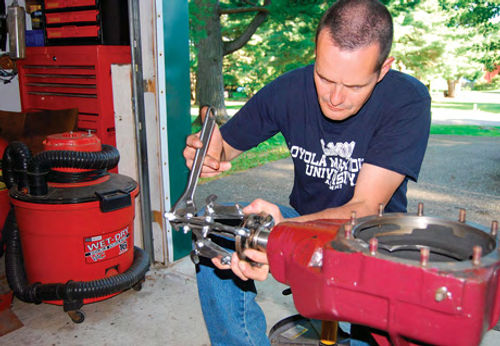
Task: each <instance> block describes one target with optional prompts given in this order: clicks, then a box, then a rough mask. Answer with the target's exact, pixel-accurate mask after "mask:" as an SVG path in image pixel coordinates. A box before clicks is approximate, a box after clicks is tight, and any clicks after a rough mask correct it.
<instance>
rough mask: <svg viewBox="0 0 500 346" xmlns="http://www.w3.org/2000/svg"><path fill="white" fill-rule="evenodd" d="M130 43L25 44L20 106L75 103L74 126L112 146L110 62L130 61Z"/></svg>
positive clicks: (20, 66) (36, 107) (45, 107)
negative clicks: (76, 121)
mask: <svg viewBox="0 0 500 346" xmlns="http://www.w3.org/2000/svg"><path fill="white" fill-rule="evenodd" d="M130 61H131V56H130V47H129V46H104V45H92V46H72V47H71V49H68V47H55V46H54V47H27V49H26V59H22V60H19V61H18V63H17V64H18V65H17V66H18V69H19V90H20V94H21V106H22V109H23V111H32V110H40V109H42V110H49V109H50V110H57V109H67V108H78V128H79V130H83V131H88V130H90V131H92V132H94V133H95V134H96V135H97V136H98V137H99V138H100V139H101V141H102V143H104V144H109V145H113V146H116V139H115V122H114V108H113V90H112V83H111V82H112V81H111V65H112V64H129V63H130Z"/></svg>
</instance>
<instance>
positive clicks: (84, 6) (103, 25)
mask: <svg viewBox="0 0 500 346" xmlns="http://www.w3.org/2000/svg"><path fill="white" fill-rule="evenodd" d="M43 17H44V33H45V44H46V45H47V46H52V45H89V44H103V45H128V44H129V42H130V38H129V26H128V2H127V1H124V0H45V1H44V6H43Z"/></svg>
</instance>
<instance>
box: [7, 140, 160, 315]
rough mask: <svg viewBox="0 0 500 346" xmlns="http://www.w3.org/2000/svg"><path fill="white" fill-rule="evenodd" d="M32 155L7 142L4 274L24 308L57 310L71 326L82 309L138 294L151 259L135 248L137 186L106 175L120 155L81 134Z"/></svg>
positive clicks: (48, 143)
mask: <svg viewBox="0 0 500 346" xmlns="http://www.w3.org/2000/svg"><path fill="white" fill-rule="evenodd" d="M43 145H44V151H42V152H40V153H38V154H36V155H32V154H31V152H30V150H29V149H28V147H27V146H26V145H25V144H24V143H22V142H11V143H9V145H8V146H7V148H6V149H5V151H4V154H3V159H2V168H3V179H4V182H5V185H6V186H7V188H8V189H9V197H10V201H11V204H12V205H13V207H12V209H11V210H10V212H9V214H8V216H7V219H6V221H5V225H4V229H3V237H4V238H5V239H4V240H5V243H6V258H5V261H6V275H7V280H8V283H9V286H10V287H11V289H12V291H13V292H14V295H15V296H16V297H17V298H19V299H20V300H22V301H24V302H29V303H35V304H40V303H42V302H43V303H49V304H56V305H62V306H63V308H64V311H65V312H67V313H68V315H69V316H70V318H71V319H72V320H73V322H75V323H80V322H83V320H84V319H85V315H84V313H83V311H81V310H80V308H81V307H82V306H83V305H84V304H88V303H93V302H97V301H101V300H104V299H107V298H110V297H112V296H114V295H116V294H119V293H120V292H122V291H124V290H127V289H129V288H134V289H135V290H140V289H141V288H142V283H143V281H144V278H145V274H146V272H147V271H148V269H149V265H150V261H149V256H148V254H147V253H145V252H144V251H143V250H142V249H140V248H138V247H134V240H133V234H134V230H133V220H134V206H135V202H134V200H135V197H136V196H137V193H138V190H139V189H138V186H137V183H136V182H135V181H134V180H133V179H131V178H129V177H127V176H124V175H121V174H114V173H109V172H108V170H109V169H111V168H113V167H115V166H116V165H117V164H118V161H119V159H120V155H119V153H118V150H117V149H116V148H114V147H112V146H109V145H105V144H101V142H100V140H99V138H98V137H96V136H95V135H93V134H91V133H86V132H67V133H60V134H54V135H50V136H48V137H47V138H46V139H45V141H44V142H43Z"/></svg>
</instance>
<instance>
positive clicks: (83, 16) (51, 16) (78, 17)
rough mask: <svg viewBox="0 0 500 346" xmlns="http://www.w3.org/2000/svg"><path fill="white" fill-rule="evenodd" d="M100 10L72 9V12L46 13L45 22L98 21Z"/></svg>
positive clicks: (48, 23) (49, 23) (50, 23)
mask: <svg viewBox="0 0 500 346" xmlns="http://www.w3.org/2000/svg"><path fill="white" fill-rule="evenodd" d="M98 15H99V11H97V10H87V11H70V12H55V13H46V14H45V23H46V24H47V25H52V24H67V23H76V22H94V23H95V22H97V20H98V17H97V16H98Z"/></svg>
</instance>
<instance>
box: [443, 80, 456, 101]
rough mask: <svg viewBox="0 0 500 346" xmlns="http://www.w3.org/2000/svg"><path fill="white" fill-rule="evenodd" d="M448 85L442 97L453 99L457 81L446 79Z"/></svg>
mask: <svg viewBox="0 0 500 346" xmlns="http://www.w3.org/2000/svg"><path fill="white" fill-rule="evenodd" d="M446 82H447V83H448V90H447V91H446V92H445V94H444V96H446V97H455V90H456V86H457V84H458V79H448V80H446Z"/></svg>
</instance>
